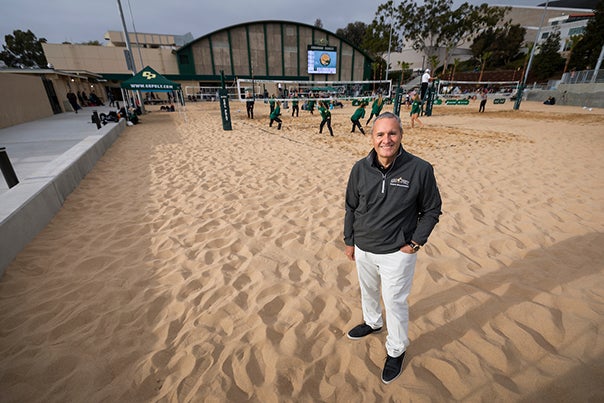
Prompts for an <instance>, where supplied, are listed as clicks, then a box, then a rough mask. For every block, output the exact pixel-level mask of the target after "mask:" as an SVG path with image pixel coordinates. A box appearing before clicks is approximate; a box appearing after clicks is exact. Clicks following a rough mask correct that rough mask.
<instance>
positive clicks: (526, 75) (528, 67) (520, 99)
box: [514, 0, 549, 109]
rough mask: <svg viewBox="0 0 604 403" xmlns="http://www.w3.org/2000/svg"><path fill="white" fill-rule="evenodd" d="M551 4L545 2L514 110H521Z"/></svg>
mask: <svg viewBox="0 0 604 403" xmlns="http://www.w3.org/2000/svg"><path fill="white" fill-rule="evenodd" d="M548 4H549V0H547V1H546V2H545V8H544V9H543V15H542V16H541V24H539V29H538V30H537V38H536V39H535V43H534V44H533V48H532V49H531V56H530V57H529V61H528V64H527V66H526V71H525V72H524V79H523V80H522V82H521V84H520V89H519V91H518V92H517V93H516V94H517V95H516V96H517V99H516V103H515V104H514V109H519V108H520V103H521V102H522V97H523V96H524V95H523V94H522V91H523V90H524V88H525V87H526V80H527V79H528V75H529V71H530V69H531V64H532V63H533V56H535V49H536V48H537V43H538V42H539V37H540V36H541V27H542V26H543V21H545V14H547V5H548Z"/></svg>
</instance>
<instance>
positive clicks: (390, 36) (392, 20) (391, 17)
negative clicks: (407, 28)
mask: <svg viewBox="0 0 604 403" xmlns="http://www.w3.org/2000/svg"><path fill="white" fill-rule="evenodd" d="M392 5H393V6H394V3H392ZM393 13H394V10H393V9H390V35H389V38H388V60H387V61H386V80H388V72H389V71H390V46H391V44H392V26H393V25H394V18H393V15H392V14H393ZM388 95H390V94H388Z"/></svg>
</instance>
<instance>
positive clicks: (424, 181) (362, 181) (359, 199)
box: [344, 146, 442, 254]
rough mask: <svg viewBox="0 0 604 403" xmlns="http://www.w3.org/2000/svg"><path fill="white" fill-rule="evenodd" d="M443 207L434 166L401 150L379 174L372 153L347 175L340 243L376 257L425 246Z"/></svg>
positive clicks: (373, 153) (375, 157)
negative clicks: (409, 246)
mask: <svg viewBox="0 0 604 403" xmlns="http://www.w3.org/2000/svg"><path fill="white" fill-rule="evenodd" d="M441 207H442V201H441V198H440V192H439V191H438V186H437V184H436V178H435V177H434V169H433V168H432V165H430V164H429V163H428V162H426V161H424V160H422V159H421V158H418V157H416V156H414V155H413V154H410V153H408V152H407V151H405V150H404V148H403V147H402V146H401V148H400V150H399V153H398V155H397V157H396V159H395V160H394V162H393V163H392V164H391V166H390V168H389V169H388V170H386V171H385V172H382V171H381V170H380V169H379V167H378V163H377V154H376V152H375V150H372V151H371V152H370V153H369V155H368V156H367V157H365V158H363V159H362V160H359V161H357V163H356V164H354V166H353V167H352V170H351V172H350V177H349V179H348V185H347V187H346V214H345V217H344V243H345V244H346V245H348V246H353V245H357V246H358V247H359V248H361V249H362V250H364V251H367V252H371V253H380V254H382V253H392V252H396V251H397V250H399V249H400V248H402V247H403V246H404V245H406V244H407V243H409V242H410V241H411V240H413V241H415V242H417V243H419V244H420V245H423V244H425V243H426V242H427V241H428V237H429V236H430V233H431V232H432V230H433V229H434V226H435V225H436V223H438V218H439V216H440V215H441V214H442V213H441Z"/></svg>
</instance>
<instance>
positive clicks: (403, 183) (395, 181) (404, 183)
mask: <svg viewBox="0 0 604 403" xmlns="http://www.w3.org/2000/svg"><path fill="white" fill-rule="evenodd" d="M390 186H399V187H403V188H408V187H409V181H408V180H407V179H403V178H401V177H400V176H399V177H398V178H392V179H390Z"/></svg>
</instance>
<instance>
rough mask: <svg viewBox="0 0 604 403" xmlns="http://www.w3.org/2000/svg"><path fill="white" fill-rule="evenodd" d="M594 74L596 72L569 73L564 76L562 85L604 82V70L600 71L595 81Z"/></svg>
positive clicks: (561, 81)
mask: <svg viewBox="0 0 604 403" xmlns="http://www.w3.org/2000/svg"><path fill="white" fill-rule="evenodd" d="M594 73H595V70H582V71H569V72H567V73H564V74H563V75H562V79H561V80H560V84H588V83H591V82H595V83H602V82H604V70H602V69H600V70H598V72H597V74H596V77H595V78H596V79H595V80H593V78H594Z"/></svg>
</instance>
